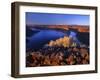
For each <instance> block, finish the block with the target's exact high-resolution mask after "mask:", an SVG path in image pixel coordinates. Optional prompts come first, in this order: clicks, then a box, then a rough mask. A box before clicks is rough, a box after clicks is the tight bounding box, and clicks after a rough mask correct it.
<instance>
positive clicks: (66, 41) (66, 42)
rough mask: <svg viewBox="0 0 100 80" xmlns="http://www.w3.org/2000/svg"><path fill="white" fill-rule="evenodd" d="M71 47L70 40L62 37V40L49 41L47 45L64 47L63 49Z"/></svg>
mask: <svg viewBox="0 0 100 80" xmlns="http://www.w3.org/2000/svg"><path fill="white" fill-rule="evenodd" d="M70 45H71V38H70V37H67V36H64V37H63V38H59V39H57V40H55V41H53V40H51V41H50V42H49V43H48V46H64V47H69V46H70Z"/></svg>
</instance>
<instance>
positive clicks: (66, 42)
mask: <svg viewBox="0 0 100 80" xmlns="http://www.w3.org/2000/svg"><path fill="white" fill-rule="evenodd" d="M76 35H77V33H75V32H73V31H71V32H70V35H69V36H64V37H63V38H59V39H57V40H55V41H53V40H51V41H50V42H49V43H48V44H47V45H48V46H50V47H52V46H59V47H60V46H63V47H76V46H78V45H80V41H79V40H78V39H77V36H76Z"/></svg>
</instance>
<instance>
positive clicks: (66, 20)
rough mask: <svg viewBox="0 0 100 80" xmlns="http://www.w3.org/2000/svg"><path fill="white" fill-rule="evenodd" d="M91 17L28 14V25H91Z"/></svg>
mask: <svg viewBox="0 0 100 80" xmlns="http://www.w3.org/2000/svg"><path fill="white" fill-rule="evenodd" d="M89 18H90V16H89V15H76V14H53V13H33V12H26V24H29V25H30V24H32V25H34V24H38V25H89Z"/></svg>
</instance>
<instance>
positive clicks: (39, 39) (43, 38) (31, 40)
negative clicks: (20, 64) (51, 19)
mask: <svg viewBox="0 0 100 80" xmlns="http://www.w3.org/2000/svg"><path fill="white" fill-rule="evenodd" d="M69 32H70V31H67V32H63V31H62V32H61V31H57V30H38V31H37V32H36V30H35V31H34V30H33V34H32V31H31V34H32V35H31V36H26V38H27V40H26V49H27V50H32V49H40V48H42V47H43V46H44V45H45V44H47V43H48V42H49V41H51V40H56V39H59V38H61V37H64V36H65V35H67V36H68V35H69ZM77 38H78V40H79V41H81V42H83V43H84V44H86V45H89V33H78V32H77Z"/></svg>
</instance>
